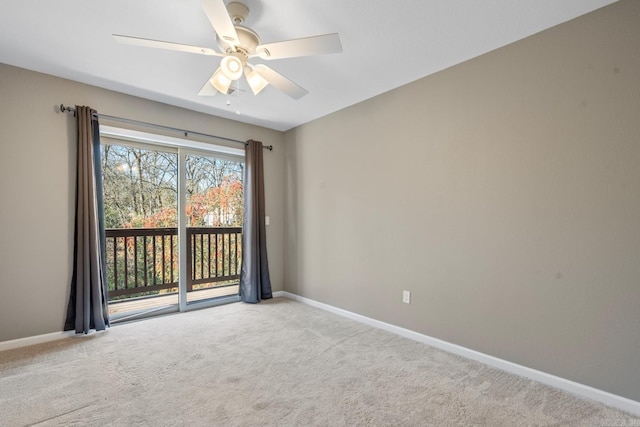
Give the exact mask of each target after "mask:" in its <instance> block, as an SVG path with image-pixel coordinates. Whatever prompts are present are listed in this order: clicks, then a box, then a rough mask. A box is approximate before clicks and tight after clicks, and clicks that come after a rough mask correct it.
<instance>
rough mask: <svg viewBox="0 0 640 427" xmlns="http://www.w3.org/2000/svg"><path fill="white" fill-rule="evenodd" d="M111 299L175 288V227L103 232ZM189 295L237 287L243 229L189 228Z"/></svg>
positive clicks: (176, 284)
mask: <svg viewBox="0 0 640 427" xmlns="http://www.w3.org/2000/svg"><path fill="white" fill-rule="evenodd" d="M105 235H106V260H107V285H108V288H109V300H117V299H123V298H131V297H138V296H147V295H154V294H158V293H160V292H161V291H164V292H175V291H177V289H178V229H177V228H112V229H107V230H106V232H105ZM186 257H187V279H186V280H187V283H186V284H187V291H192V290H196V289H202V288H208V287H211V286H214V285H215V286H224V285H233V284H237V282H238V279H239V277H240V267H241V259H242V228H240V227H188V228H187V253H186Z"/></svg>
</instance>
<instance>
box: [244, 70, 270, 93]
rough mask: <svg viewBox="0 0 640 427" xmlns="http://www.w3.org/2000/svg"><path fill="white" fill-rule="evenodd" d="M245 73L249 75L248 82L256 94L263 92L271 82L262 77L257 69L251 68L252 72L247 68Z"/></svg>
mask: <svg viewBox="0 0 640 427" xmlns="http://www.w3.org/2000/svg"><path fill="white" fill-rule="evenodd" d="M245 74H246V77H247V83H248V84H249V87H250V88H251V90H252V91H253V94H254V95H257V94H259V93H260V92H262V89H264V88H265V87H267V85H268V84H269V82H268V81H267V80H266V79H265V78H264V77H262V76H261V75H260V73H258V72H257V71H256V70H255V69H253V70H251V72H249V71H248V70H245Z"/></svg>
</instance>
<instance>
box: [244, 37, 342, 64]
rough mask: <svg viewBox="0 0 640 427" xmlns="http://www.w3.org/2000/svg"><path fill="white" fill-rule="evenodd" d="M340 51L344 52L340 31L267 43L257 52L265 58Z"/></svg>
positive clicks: (257, 49) (259, 47)
mask: <svg viewBox="0 0 640 427" xmlns="http://www.w3.org/2000/svg"><path fill="white" fill-rule="evenodd" d="M340 52H342V43H340V36H338V33H332V34H324V35H321V36H312V37H304V38H301V39H293V40H284V41H281V42H275V43H267V44H262V45H260V46H258V47H257V48H256V53H257V54H258V55H259V56H260V58H263V59H281V58H293V57H296V56H308V55H322V54H325V53H340Z"/></svg>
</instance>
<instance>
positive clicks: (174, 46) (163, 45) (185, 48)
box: [113, 34, 224, 56]
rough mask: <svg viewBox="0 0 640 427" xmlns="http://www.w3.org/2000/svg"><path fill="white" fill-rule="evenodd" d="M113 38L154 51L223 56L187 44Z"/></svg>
mask: <svg viewBox="0 0 640 427" xmlns="http://www.w3.org/2000/svg"><path fill="white" fill-rule="evenodd" d="M113 37H114V38H115V39H116V40H117V41H118V42H120V43H124V44H130V45H133V46H143V47H153V48H156V49H167V50H176V51H178V52H189V53H197V54H200V55H212V56H224V55H223V54H221V53H218V52H216V51H215V50H213V49H209V48H208V47H198V46H191V45H188V44H180V43H171V42H165V41H162V40H152V39H143V38H139V37H131V36H123V35H120V34H113Z"/></svg>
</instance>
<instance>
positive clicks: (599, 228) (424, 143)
mask: <svg viewBox="0 0 640 427" xmlns="http://www.w3.org/2000/svg"><path fill="white" fill-rule="evenodd" d="M638 23H640V2H639V1H636V0H626V1H622V2H620V3H616V4H614V5H612V6H610V7H607V8H605V9H601V10H599V11H596V12H595V13H592V14H589V15H586V16H584V17H581V18H579V19H576V20H574V21H572V22H569V23H566V24H564V25H561V26H559V27H556V28H553V29H550V30H548V31H545V32H543V33H540V34H537V35H535V36H533V37H530V38H528V39H526V40H523V41H520V42H518V43H515V44H513V45H510V46H507V47H505V48H502V49H499V50H497V51H494V52H492V53H489V54H486V55H484V56H481V57H479V58H476V59H474V60H472V61H469V62H466V63H464V64H461V65H459V66H456V67H453V68H451V69H448V70H445V71H443V72H441V73H438V74H436V75H433V76H430V77H428V78H425V79H422V80H420V81H417V82H415V83H413V84H410V85H407V86H405V87H402V88H399V89H397V90H394V91H391V92H388V93H386V94H383V95H381V96H379V97H376V98H374V99H371V100H368V101H366V102H363V103H361V104H358V105H355V106H353V107H351V108H347V109H345V110H343V111H340V112H337V113H335V114H332V115H330V116H327V117H325V118H323V119H320V120H316V121H314V122H311V123H309V124H306V125H303V126H300V127H298V128H296V129H294V130H291V131H289V132H287V134H286V153H285V168H286V176H285V179H286V195H285V206H286V208H285V211H286V213H285V215H286V217H285V222H286V229H285V290H287V291H290V292H294V293H297V294H299V295H301V296H305V297H308V298H312V299H315V300H318V301H321V302H324V303H328V304H331V305H334V306H337V307H340V308H344V309H347V310H350V311H353V312H356V313H359V314H362V315H365V316H369V317H372V318H375V319H379V320H381V321H385V322H389V323H392V324H395V325H399V326H402V327H405V328H409V329H411V330H414V331H418V332H421V333H424V334H427V335H430V336H433V337H437V338H440V339H444V340H446V341H449V342H452V343H456V344H459V345H462V346H465V347H468V348H471V349H474V350H477V351H480V352H483V353H486V354H490V355H493V356H497V357H499V358H503V359H506V360H509V361H512V362H515V363H518V364H521V365H525V366H528V367H531V368H535V369H538V370H542V371H544V372H548V373H551V374H554V375H558V376H561V377H564V378H568V379H570V380H574V381H577V382H580V383H584V384H587V385H590V386H593V387H596V388H600V389H603V390H607V391H610V392H612V393H615V394H619V395H622V396H626V397H628V398H631V399H635V400H640V369H639V368H638V360H640V359H639V357H640V188H639V184H640V25H638ZM424 54H426V55H428V52H424ZM404 289H406V290H410V291H411V292H412V294H411V295H412V301H411V304H410V305H406V304H402V302H401V294H402V290H404Z"/></svg>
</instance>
